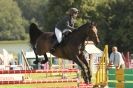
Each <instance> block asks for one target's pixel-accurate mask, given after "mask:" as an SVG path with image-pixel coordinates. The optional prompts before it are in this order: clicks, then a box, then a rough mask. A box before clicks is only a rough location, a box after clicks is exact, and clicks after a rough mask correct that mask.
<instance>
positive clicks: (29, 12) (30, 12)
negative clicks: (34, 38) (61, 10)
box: [16, 0, 48, 27]
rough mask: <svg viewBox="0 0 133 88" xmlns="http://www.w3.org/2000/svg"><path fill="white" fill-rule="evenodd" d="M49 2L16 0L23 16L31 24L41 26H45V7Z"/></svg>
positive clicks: (43, 0) (44, 0)
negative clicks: (34, 23)
mask: <svg viewBox="0 0 133 88" xmlns="http://www.w3.org/2000/svg"><path fill="white" fill-rule="evenodd" d="M47 1H48V0H16V2H17V3H18V5H19V7H20V9H21V11H22V16H23V17H24V18H25V19H27V20H28V21H29V22H36V23H37V24H39V26H41V27H43V25H44V18H45V17H44V15H43V13H44V12H45V6H46V4H47Z"/></svg>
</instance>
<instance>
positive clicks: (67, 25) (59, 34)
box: [51, 8, 79, 51]
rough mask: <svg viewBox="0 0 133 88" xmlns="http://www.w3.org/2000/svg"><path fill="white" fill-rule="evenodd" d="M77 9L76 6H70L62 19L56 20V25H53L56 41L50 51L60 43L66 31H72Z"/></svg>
mask: <svg viewBox="0 0 133 88" xmlns="http://www.w3.org/2000/svg"><path fill="white" fill-rule="evenodd" d="M78 13H79V10H78V9H77V8H70V9H69V10H68V11H67V12H66V16H64V18H63V19H61V20H60V21H59V22H57V24H56V26H55V35H56V38H57V41H58V42H57V43H56V44H55V45H54V47H53V48H52V49H51V50H52V51H54V50H55V48H56V47H57V46H58V45H59V44H60V43H61V41H62V39H63V37H64V35H66V33H68V32H69V33H70V32H72V31H73V30H74V29H75V28H74V24H75V20H76V18H77V16H78Z"/></svg>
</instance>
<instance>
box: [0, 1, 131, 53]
mask: <svg viewBox="0 0 133 88" xmlns="http://www.w3.org/2000/svg"><path fill="white" fill-rule="evenodd" d="M71 7H76V8H78V9H79V11H80V13H79V17H78V19H77V22H76V27H79V26H80V25H82V24H84V23H85V22H86V21H87V20H93V21H95V22H96V23H97V25H98V26H97V28H98V34H99V36H100V41H101V42H100V45H99V47H103V46H104V45H105V44H108V45H110V47H112V46H114V45H116V46H118V48H119V50H120V51H122V52H126V51H130V52H133V46H132V43H133V20H132V19H133V8H132V7H133V2H132V1H131V0H0V40H1V41H2V40H26V39H28V31H29V25H30V23H32V22H34V23H36V24H37V25H38V26H39V28H40V29H41V30H43V31H53V30H54V27H55V24H56V23H57V22H58V20H59V19H61V18H62V16H64V15H65V12H66V11H67V10H68V9H69V8H71Z"/></svg>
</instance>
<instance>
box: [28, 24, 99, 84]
mask: <svg viewBox="0 0 133 88" xmlns="http://www.w3.org/2000/svg"><path fill="white" fill-rule="evenodd" d="M29 33H30V43H31V45H32V48H33V50H34V52H35V54H36V61H38V59H37V58H38V57H37V55H44V57H45V60H44V63H45V62H47V60H48V58H47V55H46V52H50V50H51V48H52V47H53V46H54V42H55V41H57V40H56V38H55V35H54V33H53V32H42V31H40V30H39V29H38V27H37V25H36V24H34V23H32V24H31V25H30V31H29ZM86 38H89V39H90V40H92V41H93V42H94V43H95V44H97V43H98V42H99V38H98V35H97V29H96V25H95V24H94V23H93V22H90V23H89V22H87V23H86V24H83V25H82V26H80V27H79V28H77V29H75V30H74V31H73V32H72V33H70V34H68V35H67V37H66V38H65V40H64V41H63V42H62V43H63V44H60V45H59V46H58V47H57V48H56V50H55V52H50V53H51V54H53V55H54V56H56V57H59V58H62V59H67V60H72V61H74V62H75V63H76V64H77V65H78V66H80V67H81V69H82V71H83V79H84V81H85V83H88V81H89V82H91V73H90V68H89V66H88V63H87V61H86V59H85V57H84V54H83V52H82V50H81V49H79V47H81V44H84V42H85V40H86Z"/></svg>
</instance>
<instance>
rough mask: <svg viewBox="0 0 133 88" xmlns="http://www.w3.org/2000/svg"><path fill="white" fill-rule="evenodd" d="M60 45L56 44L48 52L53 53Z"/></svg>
mask: <svg viewBox="0 0 133 88" xmlns="http://www.w3.org/2000/svg"><path fill="white" fill-rule="evenodd" d="M59 45H60V43H58V42H56V43H55V45H54V46H53V48H52V49H51V50H50V52H52V53H53V52H55V50H56V48H57V47H58V46H59Z"/></svg>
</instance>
